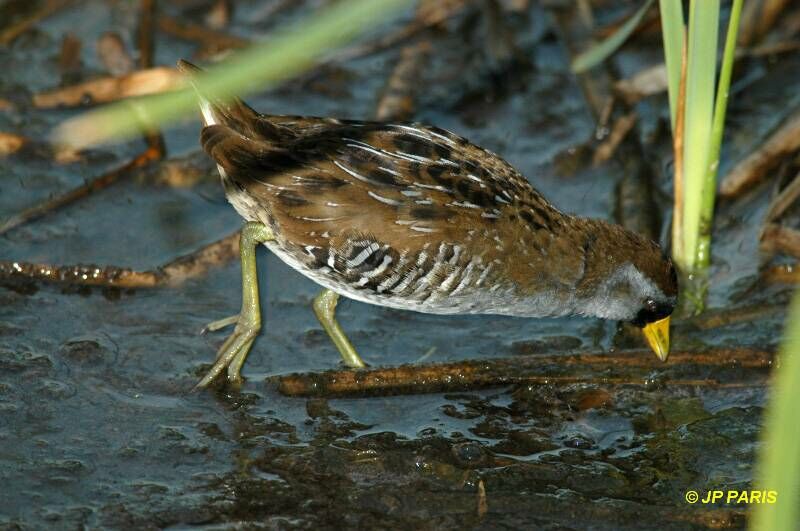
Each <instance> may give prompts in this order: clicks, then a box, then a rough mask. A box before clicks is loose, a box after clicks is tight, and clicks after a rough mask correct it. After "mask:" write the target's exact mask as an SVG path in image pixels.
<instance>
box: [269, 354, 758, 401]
mask: <svg viewBox="0 0 800 531" xmlns="http://www.w3.org/2000/svg"><path fill="white" fill-rule="evenodd" d="M772 362H773V354H772V353H771V352H768V351H763V350H753V349H717V350H709V351H704V352H675V353H673V354H672V355H671V356H670V358H669V361H668V362H667V363H664V364H660V363H658V362H656V361H655V360H653V359H652V353H651V352H649V351H630V352H625V353H618V354H579V355H573V356H519V357H515V358H501V359H490V360H468V361H461V362H454V363H443V364H435V365H401V366H399V367H388V368H377V369H367V370H358V369H350V370H338V371H326V372H323V373H303V374H288V375H282V376H274V377H270V378H268V379H267V381H268V382H272V383H277V385H278V389H279V390H280V392H281V393H283V394H285V395H288V396H326V397H328V396H373V395H389V394H409V393H410V394H416V393H432V392H444V391H453V390H458V389H473V388H477V387H494V386H502V385H509V384H537V385H549V384H556V385H566V384H573V383H595V384H604V385H639V386H648V385H653V378H652V376H651V373H652V371H653V370H655V369H657V368H659V367H663V368H665V369H679V371H677V372H678V373H679V374H683V373H684V372H685V369H687V368H690V367H692V366H697V367H701V368H710V367H725V366H728V367H730V366H736V367H739V368H748V369H768V368H769V367H770V366H771V365H772ZM576 370H587V371H591V373H592V374H590V375H588V376H581V375H572V374H570V375H565V374H564V373H565V372H575V371H576ZM609 373H613V374H612V375H608V374H609ZM598 374H602V375H603V376H598ZM658 381H659V383H667V384H669V385H682V386H698V385H701V386H715V387H744V386H748V385H752V384H747V383H742V382H718V381H716V380H712V379H674V380H669V379H668V380H660V379H659V380H658Z"/></svg>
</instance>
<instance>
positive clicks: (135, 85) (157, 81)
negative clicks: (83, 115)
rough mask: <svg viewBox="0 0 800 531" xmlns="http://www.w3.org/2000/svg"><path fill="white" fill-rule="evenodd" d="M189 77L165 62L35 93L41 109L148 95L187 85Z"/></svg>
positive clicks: (35, 104) (38, 106)
mask: <svg viewBox="0 0 800 531" xmlns="http://www.w3.org/2000/svg"><path fill="white" fill-rule="evenodd" d="M184 84H185V79H184V78H183V76H182V75H181V74H180V73H179V72H178V71H177V70H175V69H174V68H167V67H165V66H160V67H155V68H148V69H146V70H138V71H136V72H131V73H130V74H126V75H123V76H118V77H101V78H98V79H92V80H91V81H86V82H84V83H79V84H77V85H71V86H69V87H64V88H59V89H55V90H50V91H46V92H41V93H39V94H34V96H33V104H34V106H36V107H37V108H39V109H52V108H55V107H76V106H80V105H87V104H89V103H91V104H97V103H108V102H111V101H117V100H121V99H123V98H130V97H133V96H145V95H147V94H156V93H159V92H166V91H168V90H175V89H178V88H181V87H183V86H184Z"/></svg>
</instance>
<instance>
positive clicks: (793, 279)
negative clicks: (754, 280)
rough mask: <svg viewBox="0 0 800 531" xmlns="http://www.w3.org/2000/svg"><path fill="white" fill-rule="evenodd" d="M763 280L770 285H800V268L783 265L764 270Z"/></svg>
mask: <svg viewBox="0 0 800 531" xmlns="http://www.w3.org/2000/svg"><path fill="white" fill-rule="evenodd" d="M761 278H762V279H764V281H765V282H767V283H769V284H800V267H798V265H797V264H796V263H795V264H782V265H777V266H772V267H769V268H767V269H764V270H763V271H762V272H761Z"/></svg>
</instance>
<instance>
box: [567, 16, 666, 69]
mask: <svg viewBox="0 0 800 531" xmlns="http://www.w3.org/2000/svg"><path fill="white" fill-rule="evenodd" d="M651 5H653V0H647V1H646V2H645V3H644V5H643V6H642V7H640V8H639V10H638V11H637V12H636V13H635V14H634V15H633V16H632V17H631V18H629V19H628V20H626V21H625V24H623V25H622V26H621V27H620V28H619V29H618V30H617V31H615V32H614V34H613V35H611V36H609V37H608V38H606V40H604V41H603V42H601V43H599V44H597V45H595V46H592V47H591V48H589V49H588V50H586V51H585V52H583V53H581V54H579V55H578V56H576V57H575V59H574V60H573V61H572V65H571V68H572V71H573V72H575V73H576V74H580V73H582V72H585V71H587V70H589V69H590V68H592V67H593V66H596V65H598V64H600V63H602V62H603V61H604V60H605V59H606V58H607V57H608V56H609V55H611V54H612V53H614V52H615V51H616V50H617V48H619V47H620V46H622V44H623V43H624V42H625V41H626V40H628V37H630V35H631V33H633V30H635V29H636V27H637V26H638V25H639V23H640V22H641V21H642V17H644V14H645V13H647V10H648V9H650V6H651Z"/></svg>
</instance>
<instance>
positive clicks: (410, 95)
mask: <svg viewBox="0 0 800 531" xmlns="http://www.w3.org/2000/svg"><path fill="white" fill-rule="evenodd" d="M430 50H431V43H430V41H427V40H422V41H420V42H417V43H414V44H410V45H408V46H406V47H404V48H403V49H402V51H401V52H400V58H399V60H398V61H397V64H396V65H395V67H394V70H393V71H392V73H391V74H390V76H389V80H388V82H387V83H386V88H385V89H384V91H383V94H382V95H381V98H380V100H378V105H377V109H376V111H375V119H376V120H409V119H410V118H411V117H412V116H413V115H414V96H415V92H416V90H417V88H419V76H420V73H421V71H422V70H423V69H424V68H425V64H426V62H427V59H428V56H429V53H430Z"/></svg>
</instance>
